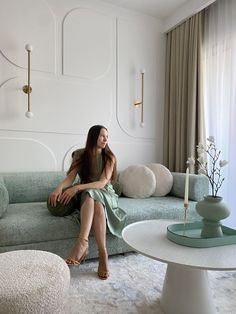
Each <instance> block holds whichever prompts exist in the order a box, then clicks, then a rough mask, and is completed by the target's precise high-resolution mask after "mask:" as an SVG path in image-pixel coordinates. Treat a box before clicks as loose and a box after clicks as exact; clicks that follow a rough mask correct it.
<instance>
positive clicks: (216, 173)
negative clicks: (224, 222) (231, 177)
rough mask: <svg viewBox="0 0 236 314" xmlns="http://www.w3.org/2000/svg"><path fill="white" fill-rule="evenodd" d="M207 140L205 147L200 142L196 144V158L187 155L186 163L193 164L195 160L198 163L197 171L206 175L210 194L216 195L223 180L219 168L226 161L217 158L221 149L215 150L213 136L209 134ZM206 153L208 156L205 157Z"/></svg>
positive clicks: (226, 162) (224, 164) (225, 163)
mask: <svg viewBox="0 0 236 314" xmlns="http://www.w3.org/2000/svg"><path fill="white" fill-rule="evenodd" d="M207 142H208V144H207V146H206V147H205V146H204V145H203V144H201V143H199V144H198V145H197V152H198V158H197V159H196V161H195V159H194V158H193V157H189V158H188V161H187V163H188V164H190V165H194V164H195V162H196V164H197V165H198V173H199V174H203V175H205V176H207V178H208V180H209V183H210V186H211V191H212V192H211V193H212V196H214V197H216V196H217V193H218V191H219V189H220V188H221V186H222V183H223V182H224V180H225V178H224V177H222V174H221V169H222V167H224V166H226V165H227V164H228V161H226V160H219V158H220V154H221V151H220V150H217V148H216V145H215V139H214V137H213V136H209V137H208V138H207ZM207 155H208V157H207V158H206V156H207ZM208 160H209V163H208ZM218 160H219V161H218Z"/></svg>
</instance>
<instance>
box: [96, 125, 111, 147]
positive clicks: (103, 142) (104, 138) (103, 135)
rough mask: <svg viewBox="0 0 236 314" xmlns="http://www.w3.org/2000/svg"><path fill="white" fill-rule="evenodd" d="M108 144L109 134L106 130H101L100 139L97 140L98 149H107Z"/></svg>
mask: <svg viewBox="0 0 236 314" xmlns="http://www.w3.org/2000/svg"><path fill="white" fill-rule="evenodd" d="M107 142H108V132H107V130H106V129H101V130H100V133H99V136H98V139H97V147H98V148H101V149H103V148H105V147H106V145H107Z"/></svg>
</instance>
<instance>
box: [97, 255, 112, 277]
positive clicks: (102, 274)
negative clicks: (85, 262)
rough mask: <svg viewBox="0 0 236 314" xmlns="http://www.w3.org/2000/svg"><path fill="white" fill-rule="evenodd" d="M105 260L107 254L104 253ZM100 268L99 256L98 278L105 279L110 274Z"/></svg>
mask: <svg viewBox="0 0 236 314" xmlns="http://www.w3.org/2000/svg"><path fill="white" fill-rule="evenodd" d="M107 260H108V255H107V253H106V262H107ZM100 268H101V266H100V257H99V265H98V272H97V275H98V278H99V279H101V280H106V279H107V278H108V277H109V276H110V273H109V271H108V270H101V269H100Z"/></svg>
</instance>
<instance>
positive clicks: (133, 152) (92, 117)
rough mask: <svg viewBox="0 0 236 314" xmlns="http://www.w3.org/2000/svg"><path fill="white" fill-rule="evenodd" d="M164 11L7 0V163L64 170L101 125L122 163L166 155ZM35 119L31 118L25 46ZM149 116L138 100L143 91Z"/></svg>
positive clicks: (0, 160)
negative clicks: (155, 14) (89, 133)
mask: <svg viewBox="0 0 236 314" xmlns="http://www.w3.org/2000/svg"><path fill="white" fill-rule="evenodd" d="M162 30H163V24H162V22H161V21H160V20H157V19H154V18H152V17H149V16H145V15H142V14H139V13H136V12H132V11H128V10H125V9H121V8H118V7H115V6H112V5H108V4H106V3H103V2H102V1H95V0H94V1H90V0H86V1H82V0H81V1H80V0H66V1H65V0H47V1H44V0H8V1H4V0H0V50H1V54H0V147H1V154H0V172H3V171H31V170H33V171H34V170H35V171H36V170H60V169H65V168H67V167H68V164H69V163H70V156H71V152H72V151H73V150H74V149H76V148H77V147H83V146H84V143H85V139H86V134H87V131H88V129H89V127H90V126H92V125H94V124H103V125H105V126H107V127H108V129H109V141H110V146H111V148H112V150H113V151H114V152H115V153H116V155H117V157H118V168H119V169H124V168H125V167H127V166H128V165H130V164H134V163H143V164H145V163H149V162H162V154H163V107H164V65H165V55H164V52H165V36H164V35H163V33H162ZM27 43H30V44H31V45H32V46H33V51H32V54H31V69H32V71H31V85H32V88H33V91H32V94H31V110H32V112H33V113H34V117H33V118H32V119H27V118H26V117H25V112H26V111H27V95H26V94H24V93H23V91H22V86H23V85H25V84H27V52H26V50H25V48H24V47H25V44H27ZM142 68H145V70H146V72H145V76H144V123H145V127H144V128H141V127H140V109H137V108H135V107H134V106H133V102H134V101H135V100H136V99H139V98H140V96H141V74H140V69H142Z"/></svg>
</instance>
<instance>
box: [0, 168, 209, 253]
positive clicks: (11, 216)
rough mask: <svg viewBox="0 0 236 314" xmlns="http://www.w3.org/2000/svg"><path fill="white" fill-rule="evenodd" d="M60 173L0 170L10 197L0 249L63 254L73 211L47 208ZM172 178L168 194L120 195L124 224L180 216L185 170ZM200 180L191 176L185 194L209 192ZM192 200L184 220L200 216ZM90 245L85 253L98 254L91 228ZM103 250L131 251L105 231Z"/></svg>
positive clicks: (73, 228)
mask: <svg viewBox="0 0 236 314" xmlns="http://www.w3.org/2000/svg"><path fill="white" fill-rule="evenodd" d="M64 177H65V173H64V172H63V171H58V172H35V173H30V172H28V173H26V172H25V173H12V174H9V173H8V174H3V173H2V174H1V175H0V185H1V186H3V187H5V188H6V189H7V191H8V193H9V197H10V203H9V204H8V206H7V211H6V212H5V214H4V215H3V217H2V218H1V219H0V252H6V251H11V250H17V249H39V250H46V251H50V252H53V253H55V254H58V255H60V256H61V257H63V258H65V257H66V256H67V254H68V252H69V250H70V249H71V247H72V245H73V244H74V241H75V239H76V238H77V236H78V233H79V222H78V212H77V211H75V212H73V213H72V214H71V215H69V216H66V217H55V216H53V215H51V214H50V212H49V211H48V208H47V198H48V195H49V193H50V192H51V191H52V190H53V189H54V188H55V187H56V186H57V184H58V183H59V182H60V181H61V180H62V179H63V178H64ZM173 177H174V187H173V189H172V192H171V193H172V195H168V196H164V197H149V198H146V199H132V198H128V197H120V198H119V200H118V206H119V207H120V208H122V209H123V210H124V211H125V212H126V213H127V220H126V225H128V224H130V223H133V222H136V221H140V220H145V219H161V218H162V219H174V220H175V219H176V220H183V217H184V209H183V198H181V196H183V194H184V181H185V175H184V174H178V173H173ZM192 178H193V181H192ZM204 180H205V177H204V176H199V175H196V176H194V175H193V177H192V176H190V188H189V194H190V196H191V197H192V198H193V197H194V198H195V199H196V198H198V199H202V198H203V196H204V195H206V194H207V193H208V185H205V182H206V181H204ZM179 181H180V182H179ZM182 185H183V186H182ZM192 189H193V191H192ZM4 191H5V190H4ZM195 205H196V202H195V201H190V202H189V209H188V220H189V221H193V220H200V219H201V218H200V217H199V216H198V214H197V212H196V211H195ZM107 232H108V231H107ZM89 246H90V254H89V257H90V258H94V257H97V256H98V251H97V246H96V242H95V239H94V236H93V233H92V232H91V234H90V237H89ZM107 249H108V253H109V254H118V253H123V252H128V251H131V250H132V249H131V248H130V247H129V246H128V245H127V244H126V243H125V242H124V241H123V240H122V239H119V238H117V237H115V236H113V235H112V234H110V233H108V234H107Z"/></svg>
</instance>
